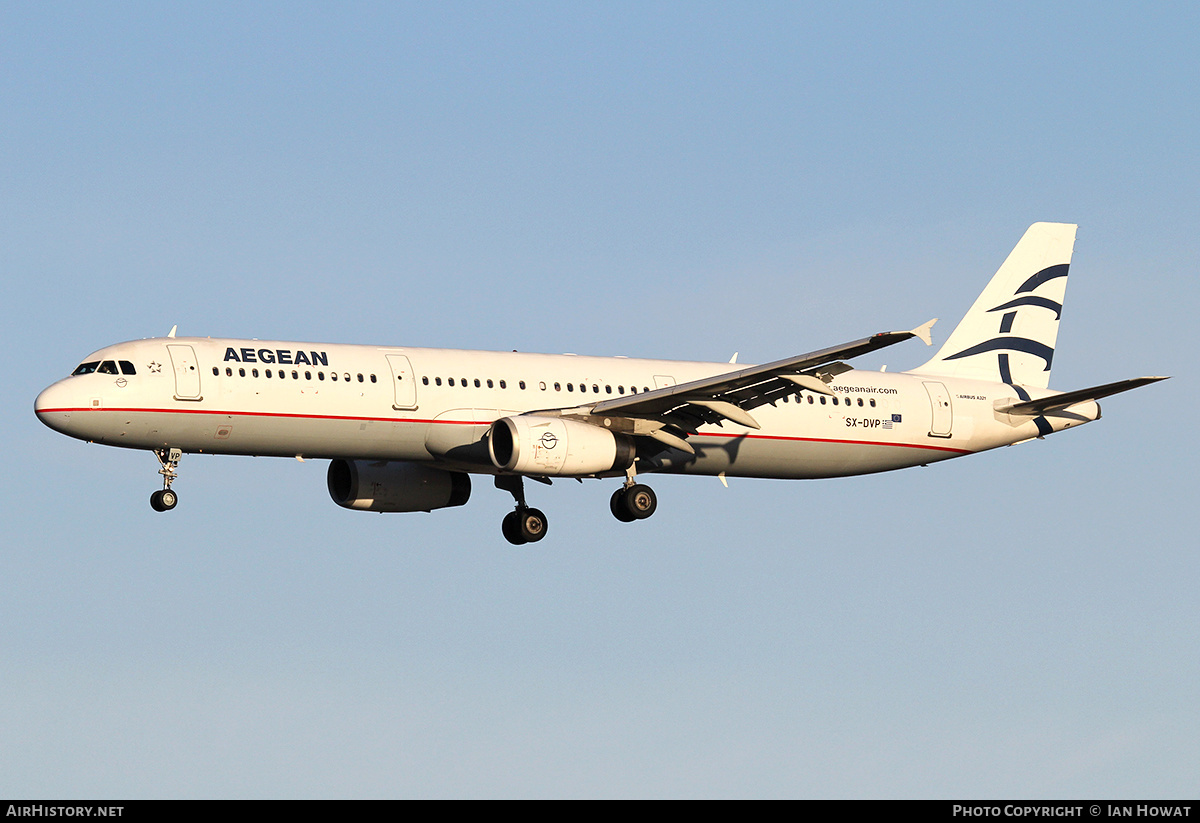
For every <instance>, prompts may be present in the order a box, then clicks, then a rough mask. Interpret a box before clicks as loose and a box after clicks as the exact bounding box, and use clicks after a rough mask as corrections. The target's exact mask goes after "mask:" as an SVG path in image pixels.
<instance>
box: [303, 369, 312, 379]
mask: <svg viewBox="0 0 1200 823" xmlns="http://www.w3.org/2000/svg"><path fill="white" fill-rule="evenodd" d="M304 379H305V380H312V372H310V371H306V372H305V373H304Z"/></svg>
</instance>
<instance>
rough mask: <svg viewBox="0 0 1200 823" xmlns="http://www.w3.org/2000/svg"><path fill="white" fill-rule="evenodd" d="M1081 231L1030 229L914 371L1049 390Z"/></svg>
mask: <svg viewBox="0 0 1200 823" xmlns="http://www.w3.org/2000/svg"><path fill="white" fill-rule="evenodd" d="M1076 228H1077V227H1076V226H1075V225H1074V224H1072V223H1034V224H1033V225H1032V226H1030V227H1029V229H1028V230H1027V231H1026V232H1025V235H1024V236H1023V237H1022V238H1021V240H1020V242H1018V243H1017V245H1016V247H1015V248H1014V249H1013V250H1012V252H1011V253H1010V254H1009V255H1008V259H1007V260H1005V261H1004V265H1002V266H1001V267H1000V270H999V271H997V272H996V274H995V275H994V276H993V277H992V279H991V282H989V283H988V285H987V288H985V289H984V290H983V293H982V294H980V295H979V297H978V299H976V301H975V304H974V305H973V306H971V309H970V310H969V311H968V312H967V314H966V316H965V317H963V319H962V321H961V322H959V324H958V326H956V327H955V329H954V331H953V332H951V333H950V337H949V339H947V340H946V343H945V345H943V346H942V348H941V350H939V351H938V353H937V354H936V355H934V357H933V359H932V360H930V361H929V362H927V363H925V364H924V365H922V366H919V367H917V368H915V369H912V371H914V372H917V373H921V374H936V375H944V376H947V377H965V378H971V379H976V380H989V381H998V382H1002V383H1019V384H1022V385H1025V386H1032V387H1037V388H1042V389H1044V388H1046V387H1047V386H1048V385H1049V382H1050V364H1051V361H1052V360H1053V359H1054V345H1055V342H1056V340H1057V339H1058V321H1059V319H1060V318H1061V317H1062V307H1063V297H1064V295H1065V294H1066V290H1067V269H1068V267H1069V266H1070V264H1071V252H1072V251H1073V250H1074V247H1075V229H1076Z"/></svg>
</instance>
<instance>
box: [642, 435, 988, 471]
mask: <svg viewBox="0 0 1200 823" xmlns="http://www.w3.org/2000/svg"><path fill="white" fill-rule="evenodd" d="M688 442H689V443H691V444H692V445H693V447H694V448H695V449H696V456H695V457H694V458H693V457H692V456H691V455H687V454H684V453H682V452H678V451H671V452H668V453H667V454H666V455H662V456H660V457H659V458H658V459H657V461H656V462H658V463H660V464H661V469H659V471H664V472H670V473H678V474H702V475H715V474H720V473H724V474H725V475H727V476H729V477H767V478H781V479H815V478H822V477H845V476H850V475H856V474H871V473H874V472H883V471H891V470H893V469H902V468H906V467H909V466H918V465H922V464H925V463H933V462H936V461H939V460H946V459H949V458H951V457H958V456H959V455H961V454H963V453H965V452H963V451H960V450H958V449H942V448H928V447H923V446H918V445H907V444H901V443H865V442H845V441H835V440H817V439H799V438H774V437H763V436H758V437H753V436H740V437H705V436H697V437H692V438H689V441H688Z"/></svg>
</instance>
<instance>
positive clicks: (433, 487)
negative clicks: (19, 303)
mask: <svg viewBox="0 0 1200 823" xmlns="http://www.w3.org/2000/svg"><path fill="white" fill-rule="evenodd" d="M1075 232H1076V226H1075V225H1073V224H1066V223H1035V224H1033V225H1032V226H1030V227H1029V229H1028V230H1027V231H1026V232H1025V234H1024V236H1023V237H1022V238H1021V240H1020V241H1019V242H1018V244H1017V245H1016V247H1015V248H1014V249H1013V251H1012V252H1011V253H1010V254H1009V256H1008V258H1007V259H1006V260H1005V262H1004V264H1003V265H1002V266H1001V267H1000V269H999V270H998V271H997V273H996V274H995V276H993V278H992V279H991V281H990V282H989V283H988V285H987V287H986V288H985V289H984V291H983V292H982V293H981V294H980V295H979V298H978V299H977V300H976V301H975V303H974V304H973V305H972V306H971V308H970V310H969V311H968V312H967V314H966V316H965V317H964V318H963V320H962V321H961V322H960V323H959V324H958V326H957V327H956V328H955V329H954V331H953V332H952V333H951V334H950V336H949V338H948V339H947V340H946V342H945V343H944V344H943V345H942V347H941V348H940V350H939V351H938V352H937V354H936V355H934V356H933V358H932V359H930V360H929V361H927V362H926V363H924V364H923V365H920V366H918V367H916V368H914V369H910V370H909V371H907V372H888V371H886V367H884V370H881V371H864V370H859V369H855V368H853V367H851V366H850V365H849V364H848V363H846V362H845V361H846V360H850V359H852V358H855V357H858V356H861V355H864V354H867V353H869V352H873V351H877V350H879V349H882V348H884V347H885V346H891V345H894V344H896V343H900V342H902V341H905V340H908V339H911V338H913V337H917V338H920V339H922V340H923V341H924V342H925V344H926V345H931V344H932V339H931V334H930V330H931V328H932V327H933V324H934V323H935V322H936V319H935V320H931V321H929V322H928V323H925V324H924V325H922V326H919V327H917V328H915V329H912V330H910V331H893V332H880V333H878V334H875V335H872V336H870V337H864V338H862V339H860V340H855V341H852V342H849V343H845V344H843V345H840V346H833V347H831V348H826V349H821V350H819V351H814V352H809V353H807V354H801V355H797V356H794V357H787V358H784V359H782V360H776V361H774V362H771V363H766V364H763V365H757V366H755V365H739V364H737V363H736V362H734V361H736V358H737V356H736V355H735V356H734V359H733V360H731V361H730V362H729V363H702V362H689V361H677V360H643V359H634V358H625V357H582V356H577V355H569V354H560V355H551V354H531V353H520V352H485V351H460V350H453V349H428V348H411V347H404V346H364V345H340V344H318V343H300V342H289V341H276V340H270V341H266V340H257V339H254V340H232V339H211V338H200V337H177V336H176V329H175V328H172V329H171V332H170V333H169V334H168V335H167V336H166V337H165V338H161V337H160V338H152V339H146V340H135V341H131V342H127V343H118V344H117V345H114V346H108V347H106V348H102V349H100V350H99V351H96V352H94V353H92V354H90V355H88V356H87V357H85V358H84V359H83V362H82V363H81V364H80V365H79V367H78V368H76V369H75V370H74V372H72V373H71V375H70V376H68V377H66V378H65V379H62V380H59V381H58V382H56V383H54V384H53V385H51V386H49V387H48V388H46V389H45V390H44V391H42V392H41V393H40V394H39V395H38V397H37V400H36V401H35V404H34V410H35V412H36V414H37V416H38V418H39V419H40V420H41V421H42V422H43V423H45V424H46V425H47V426H49V427H50V428H51V429H54V430H55V431H58V432H61V433H63V434H66V435H69V436H71V437H75V438H78V439H80V440H85V441H88V442H93V443H102V444H105V445H109V446H120V447H124V448H131V449H145V450H149V451H151V452H153V453H154V455H155V457H157V459H158V462H159V464H160V469H159V474H161V475H162V478H163V480H162V488H161V489H159V490H157V491H155V492H154V493H153V494H152V495H151V497H150V505H151V506H152V507H153V508H154V510H155V511H160V512H163V511H169V510H171V509H174V508H175V506H176V504H177V503H178V499H179V498H178V495H177V493H176V492H175V490H174V489H173V488H172V484H173V483H174V481H175V480H176V479H177V477H178V474H177V470H178V467H179V462H180V459H181V457H182V455H184V454H187V453H197V454H199V453H206V454H240V455H263V456H276V457H295V458H298V459H301V460H306V459H310V458H315V459H328V460H330V461H331V462H330V464H329V468H328V472H327V478H326V482H327V486H328V490H329V494H330V496H331V497H332V498H333V500H334V502H335V503H337V504H338V505H339V506H342V507H344V508H347V509H353V510H359V511H373V512H417V511H431V510H433V509H440V508H449V507H454V506H461V505H463V504H465V503H466V502H467V500H468V498H469V497H470V494H471V479H470V476H471V475H472V474H476V475H490V476H492V477H493V478H494V484H495V486H496V488H498V489H501V490H503V491H507V492H508V493H510V494H511V495H512V496H513V499H514V503H515V505H514V509H513V511H511V512H509V513H508V514H507V515H506V516H505V517H504V519H503V521H502V524H501V531H502V533H503V535H504V537H505V538H506V539H507V540H508V541H509V542H510V543H513V544H515V545H521V544H524V543H532V542H536V541H538V540H541V539H542V538H543V537H545V535H546V532H547V523H548V521H547V518H546V515H545V514H544V513H542V512H541V511H540V510H538V509H536V508H533V507H531V506H530V505H528V503H527V499H526V495H525V486H524V480H525V479H526V478H528V479H530V480H534V481H539V482H542V483H546V484H549V483H550V482H551V480H552V479H557V478H574V479H578V480H580V481H581V482H582V480H583V479H586V478H621V477H623V478H624V482H623V483H622V485H621V486H620V487H619V488H617V489H616V491H615V492H614V493H613V495H612V497H611V500H610V510H611V512H612V514H613V515H614V516H615V517H616V518H617V519H618V520H620V521H622V522H626V523H631V522H634V521H637V520H644V519H645V518H648V517H650V516H651V515H653V514H654V512H655V510H656V509H657V507H658V499H657V496H656V494H655V493H654V491H653V490H652V489H651V488H650V487H649V486H647V485H645V484H644V483H642V482H639V478H640V477H642V476H644V475H647V474H653V473H673V474H688V475H710V476H713V475H715V476H718V477H719V478H720V479H721V481H722V482H725V481H726V478H728V477H760V478H781V479H799V478H828V477H843V476H850V475H859V474H869V473H874V472H883V471H891V470H894V469H903V468H907V467H911V466H918V465H926V464H929V463H934V462H938V461H941V460H948V459H950V458H955V457H963V456H965V455H969V454H975V453H977V452H981V451H986V450H989V449H994V448H997V447H999V446H1009V445H1014V444H1017V443H1022V442H1025V441H1027V440H1033V439H1035V438H1036V439H1041V438H1044V437H1045V436H1046V435H1048V434H1052V433H1055V432H1059V431H1063V430H1065V429H1069V428H1074V427H1076V426H1079V425H1082V424H1084V423H1088V422H1090V421H1093V420H1098V419H1099V418H1100V406H1099V404H1098V403H1097V402H1096V401H1097V400H1099V399H1101V398H1104V397H1108V396H1110V395H1114V394H1117V393H1119V392H1124V391H1128V390H1130V389H1134V388H1137V387H1139V386H1143V385H1146V384H1148V383H1153V382H1155V381H1158V380H1163V379H1166V378H1164V377H1139V378H1135V379H1131V380H1122V381H1119V382H1115V383H1108V384H1105V385H1101V386H1093V387H1091V388H1086V389H1078V390H1075V391H1068V392H1058V391H1053V390H1050V389H1049V388H1048V384H1049V377H1050V366H1051V362H1052V360H1053V357H1054V351H1055V343H1056V339H1057V336H1058V325H1059V319H1060V318H1061V316H1062V307H1063V297H1064V294H1065V292H1066V282H1067V273H1068V268H1069V265H1070V262H1071V254H1072V251H1073V249H1074V244H1075Z"/></svg>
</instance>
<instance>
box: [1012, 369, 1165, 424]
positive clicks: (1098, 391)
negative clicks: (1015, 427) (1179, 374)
mask: <svg viewBox="0 0 1200 823" xmlns="http://www.w3.org/2000/svg"><path fill="white" fill-rule="evenodd" d="M1166 379H1167V378H1166V377H1135V378H1133V379H1132V380H1119V381H1117V382H1116V383H1105V384H1104V385H1103V386H1093V387H1092V388H1090V389H1076V390H1075V391H1069V392H1064V393H1062V394H1055V395H1051V396H1050V397H1041V398H1038V399H1037V400H1025V401H1023V402H1021V403H1013V404H1012V405H1009V406H1003V407H1001V408H998V409H996V411H998V412H1001V413H1003V414H1029V415H1037V414H1045V413H1046V412H1048V411H1053V410H1055V409H1065V408H1067V407H1068V406H1074V405H1075V404H1076V403H1086V402H1087V401H1089V400H1099V399H1100V398H1102V397H1110V396H1111V395H1114V394H1120V393H1121V392H1125V391H1129V390H1130V389H1136V388H1138V387H1139V386H1145V385H1147V384H1150V383H1157V382H1158V381H1159V380H1166Z"/></svg>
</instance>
